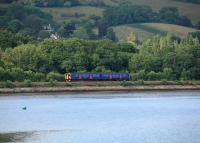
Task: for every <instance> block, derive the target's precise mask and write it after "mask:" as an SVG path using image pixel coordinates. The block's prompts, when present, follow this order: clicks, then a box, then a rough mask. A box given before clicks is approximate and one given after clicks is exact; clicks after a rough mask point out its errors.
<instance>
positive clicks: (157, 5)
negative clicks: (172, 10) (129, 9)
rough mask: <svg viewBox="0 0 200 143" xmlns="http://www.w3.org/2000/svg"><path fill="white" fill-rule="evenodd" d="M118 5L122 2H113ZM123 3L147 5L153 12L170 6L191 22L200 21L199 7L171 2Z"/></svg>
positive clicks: (157, 0)
mask: <svg viewBox="0 0 200 143" xmlns="http://www.w3.org/2000/svg"><path fill="white" fill-rule="evenodd" d="M115 1H117V2H118V3H119V2H120V1H122V0H115ZM123 1H124V2H125V1H126V2H130V3H133V4H136V5H149V6H151V7H152V8H153V9H154V10H159V9H161V8H162V7H166V6H172V7H177V8H178V10H179V11H180V14H182V15H185V16H187V17H189V18H190V19H191V20H192V21H193V22H197V21H198V20H199V19H200V15H199V13H200V5H199V4H192V3H185V2H178V1H173V0H123Z"/></svg>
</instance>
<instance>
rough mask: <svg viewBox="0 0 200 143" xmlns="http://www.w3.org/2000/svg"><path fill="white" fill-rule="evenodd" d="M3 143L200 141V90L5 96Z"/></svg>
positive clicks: (0, 117)
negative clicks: (24, 108) (25, 108)
mask: <svg viewBox="0 0 200 143" xmlns="http://www.w3.org/2000/svg"><path fill="white" fill-rule="evenodd" d="M25 106H26V107H27V110H22V108H23V107H25ZM0 142H1V143H3V142H5V143H7V142H14V143H22V142H27V143H200V92H198V91H191V92H190V91H187V92H138V93H112V94H106V93H104V94H75V95H65V96H64V94H59V95H58V94H57V95H46V96H42V95H35V96H26V95H23V96H20V95H17V96H9V97H8V96H7V97H6V96H1V97H0Z"/></svg>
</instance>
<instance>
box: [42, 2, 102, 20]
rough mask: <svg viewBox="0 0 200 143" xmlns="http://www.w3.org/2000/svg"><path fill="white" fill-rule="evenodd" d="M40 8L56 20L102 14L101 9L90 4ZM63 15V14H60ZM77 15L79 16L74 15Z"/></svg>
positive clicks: (78, 18)
mask: <svg viewBox="0 0 200 143" xmlns="http://www.w3.org/2000/svg"><path fill="white" fill-rule="evenodd" d="M42 10H44V11H46V12H49V13H51V14H52V15H53V18H54V20H56V21H58V22H63V21H68V20H81V19H85V18H88V17H89V16H90V15H97V16H102V12H103V9H102V8H97V7H91V6H77V7H72V8H67V7H59V8H57V7H56V8H42ZM62 15H64V16H62ZM75 15H79V16H77V17H76V16H75Z"/></svg>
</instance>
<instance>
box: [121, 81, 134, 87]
mask: <svg viewBox="0 0 200 143" xmlns="http://www.w3.org/2000/svg"><path fill="white" fill-rule="evenodd" d="M120 85H121V86H133V85H134V83H133V82H130V81H122V82H121V83H120Z"/></svg>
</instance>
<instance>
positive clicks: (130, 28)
mask: <svg viewBox="0 0 200 143" xmlns="http://www.w3.org/2000/svg"><path fill="white" fill-rule="evenodd" d="M113 29H114V31H115V33H116V35H117V38H118V39H119V41H120V42H125V41H127V38H128V36H129V35H130V34H131V33H134V34H136V35H137V36H138V39H139V41H142V40H144V39H147V38H150V37H152V36H153V35H156V34H159V35H166V34H167V32H170V33H173V34H174V35H175V36H179V37H182V36H185V35H187V34H188V33H190V32H195V31H197V30H196V29H193V28H188V27H184V26H179V25H173V24H164V23H140V24H130V25H121V26H115V27H113Z"/></svg>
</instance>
